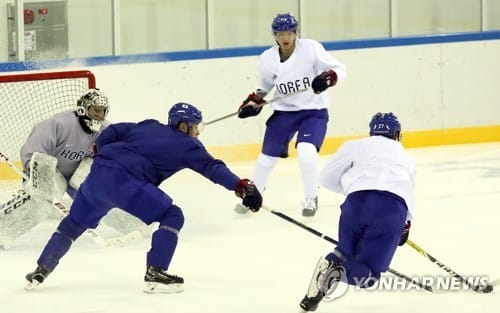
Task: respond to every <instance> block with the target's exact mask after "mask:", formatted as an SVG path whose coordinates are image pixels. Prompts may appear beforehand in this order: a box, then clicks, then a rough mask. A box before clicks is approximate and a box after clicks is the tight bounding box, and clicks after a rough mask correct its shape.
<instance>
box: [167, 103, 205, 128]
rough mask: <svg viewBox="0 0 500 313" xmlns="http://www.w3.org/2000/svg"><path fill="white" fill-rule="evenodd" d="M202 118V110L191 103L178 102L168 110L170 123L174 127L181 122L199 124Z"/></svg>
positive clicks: (190, 124) (189, 124)
mask: <svg viewBox="0 0 500 313" xmlns="http://www.w3.org/2000/svg"><path fill="white" fill-rule="evenodd" d="M202 119H203V117H202V115H201V111H200V110H198V109H197V108H196V107H195V106H194V105H191V104H189V103H184V102H179V103H176V104H174V105H173V106H172V108H170V110H169V111H168V124H169V125H172V126H174V127H177V126H178V125H179V123H180V122H184V123H186V124H188V126H192V125H198V124H200V123H201V121H202Z"/></svg>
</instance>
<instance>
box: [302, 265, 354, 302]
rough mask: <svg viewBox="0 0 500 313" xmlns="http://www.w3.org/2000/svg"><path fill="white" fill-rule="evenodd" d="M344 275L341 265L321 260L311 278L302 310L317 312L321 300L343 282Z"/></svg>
mask: <svg viewBox="0 0 500 313" xmlns="http://www.w3.org/2000/svg"><path fill="white" fill-rule="evenodd" d="M343 275H345V269H344V267H343V266H342V265H341V264H340V263H331V262H329V261H328V260H326V259H324V258H320V259H319V260H318V263H317V265H316V268H315V269H314V272H313V276H312V277H311V281H310V283H309V288H308V290H307V294H306V295H305V296H304V298H303V299H302V301H301V302H300V308H301V309H302V310H304V311H305V312H312V311H316V309H317V308H318V305H319V303H320V302H321V300H322V299H323V298H324V297H325V296H326V295H328V294H329V293H330V291H331V290H333V289H334V287H335V286H336V284H338V283H339V282H340V281H341V280H342V277H343Z"/></svg>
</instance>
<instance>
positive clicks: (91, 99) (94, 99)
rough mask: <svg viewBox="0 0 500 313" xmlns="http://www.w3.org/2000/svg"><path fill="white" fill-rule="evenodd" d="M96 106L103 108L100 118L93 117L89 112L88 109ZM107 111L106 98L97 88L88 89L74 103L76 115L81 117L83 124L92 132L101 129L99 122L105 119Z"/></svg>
mask: <svg viewBox="0 0 500 313" xmlns="http://www.w3.org/2000/svg"><path fill="white" fill-rule="evenodd" d="M96 106H99V107H102V108H103V110H104V114H103V116H102V118H101V119H95V118H93V117H92V116H91V114H90V113H89V109H90V108H91V107H96ZM108 112H109V104H108V98H107V97H106V96H105V95H103V94H102V92H101V91H100V90H99V89H90V90H89V91H88V92H87V93H86V94H85V95H83V96H82V97H81V98H80V99H79V100H78V101H77V103H76V115H78V116H79V117H81V119H82V121H83V122H84V124H85V125H86V126H87V127H88V128H89V129H90V130H91V131H92V132H94V133H95V132H98V131H99V130H100V129H101V122H102V121H103V120H105V119H106V116H107V115H108Z"/></svg>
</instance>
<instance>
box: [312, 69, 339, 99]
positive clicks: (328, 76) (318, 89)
mask: <svg viewBox="0 0 500 313" xmlns="http://www.w3.org/2000/svg"><path fill="white" fill-rule="evenodd" d="M336 83H337V73H335V72H334V71H333V70H328V71H324V72H323V73H321V74H319V75H318V76H316V77H314V79H313V81H312V89H313V90H314V93H316V94H319V93H322V92H323V91H325V90H326V89H327V88H328V87H332V86H335V84H336Z"/></svg>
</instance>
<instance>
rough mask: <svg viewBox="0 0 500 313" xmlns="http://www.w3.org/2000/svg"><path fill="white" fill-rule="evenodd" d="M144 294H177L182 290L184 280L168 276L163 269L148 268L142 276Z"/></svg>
mask: <svg viewBox="0 0 500 313" xmlns="http://www.w3.org/2000/svg"><path fill="white" fill-rule="evenodd" d="M144 282H145V283H146V286H145V287H144V292H145V293H178V292H182V291H183V290H184V288H183V287H184V279H183V278H182V277H179V276H175V275H170V274H168V273H167V271H165V270H164V269H161V268H159V267H155V266H148V269H147V271H146V274H145V275H144Z"/></svg>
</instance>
